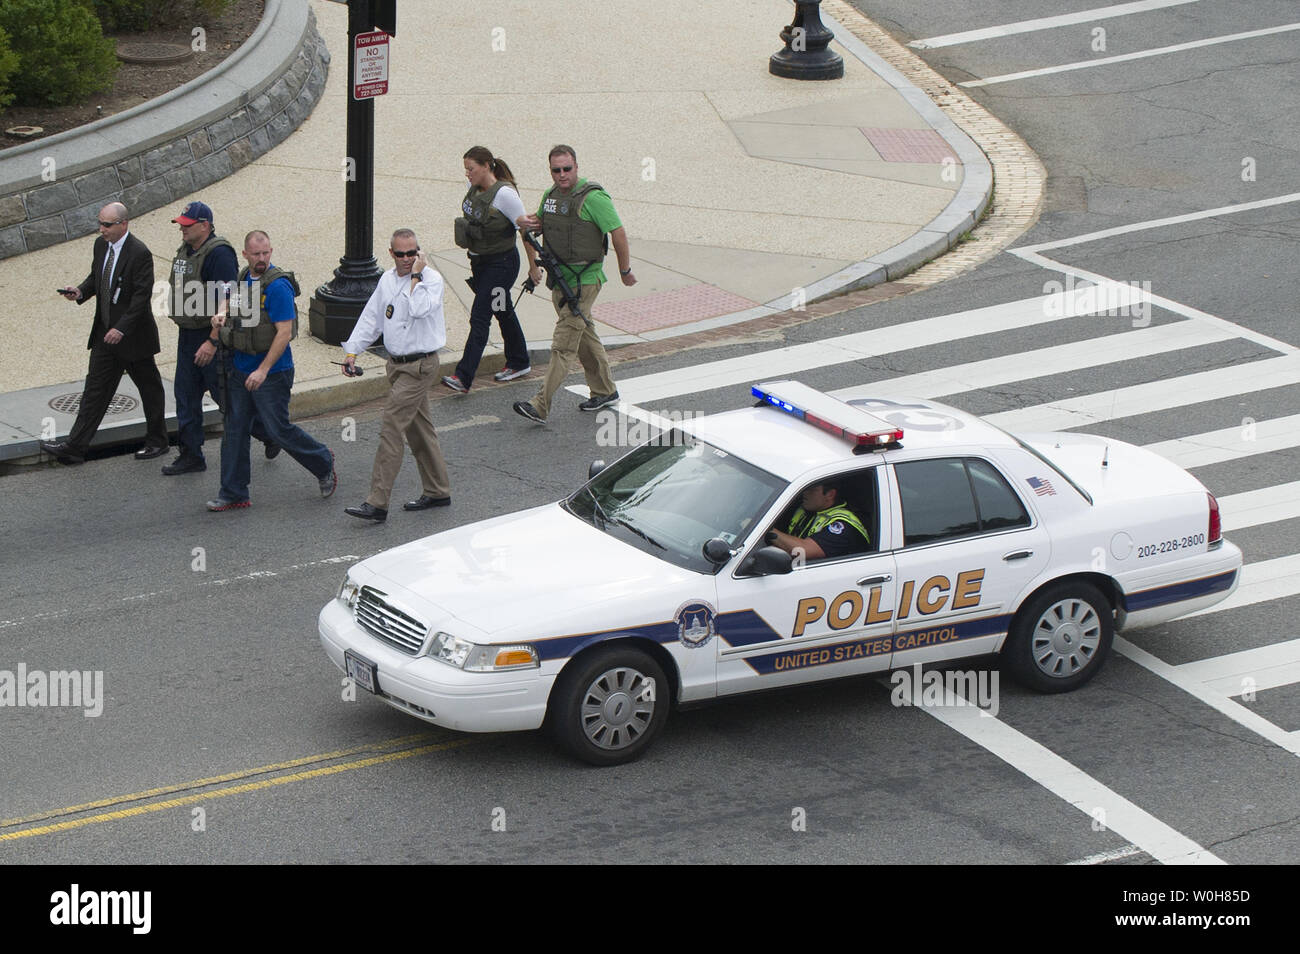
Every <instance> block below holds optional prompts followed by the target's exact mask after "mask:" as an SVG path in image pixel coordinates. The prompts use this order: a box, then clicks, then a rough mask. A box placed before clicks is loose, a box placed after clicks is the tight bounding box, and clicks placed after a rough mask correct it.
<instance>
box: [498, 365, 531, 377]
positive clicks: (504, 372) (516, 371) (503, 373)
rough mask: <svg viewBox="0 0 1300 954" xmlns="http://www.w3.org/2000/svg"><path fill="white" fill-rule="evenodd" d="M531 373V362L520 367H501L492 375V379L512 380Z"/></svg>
mask: <svg viewBox="0 0 1300 954" xmlns="http://www.w3.org/2000/svg"><path fill="white" fill-rule="evenodd" d="M532 373H533V366H532V365H531V364H527V365H524V366H523V367H522V368H502V369H501V370H500V371H498V372H497V373H496V374H494V375H492V380H493V381H513V380H515V378H522V377H525V376H527V375H529V374H532Z"/></svg>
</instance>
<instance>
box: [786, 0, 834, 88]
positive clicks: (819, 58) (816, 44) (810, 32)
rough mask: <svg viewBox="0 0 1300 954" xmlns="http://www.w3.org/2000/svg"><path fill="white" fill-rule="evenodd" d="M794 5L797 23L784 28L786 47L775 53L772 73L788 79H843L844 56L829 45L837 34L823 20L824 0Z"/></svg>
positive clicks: (800, 0)
mask: <svg viewBox="0 0 1300 954" xmlns="http://www.w3.org/2000/svg"><path fill="white" fill-rule="evenodd" d="M794 6H795V11H794V22H793V23H791V24H790V25H789V26H788V27H786V28H785V29H784V30H782V31H781V39H782V40H783V41H785V49H783V50H778V51H777V52H775V53H773V54H772V57H771V59H769V60H768V61H767V70H768V72H769V73H771V74H773V75H774V76H783V77H785V78H786V79H801V80H828V79H839V78H840V77H842V76H843V75H844V59H843V58H842V57H841V56H840V55H839V54H838V53H836V52H835V51H834V50H828V49H827V48H826V47H827V45H828V44H829V43H830V42H831V38H832V37H833V36H834V34H833V33H831V31H830V30H828V29H826V25H825V24H824V23H822V11H821V0H795V5H794Z"/></svg>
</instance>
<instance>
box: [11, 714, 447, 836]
mask: <svg viewBox="0 0 1300 954" xmlns="http://www.w3.org/2000/svg"><path fill="white" fill-rule="evenodd" d="M434 737H435V736H433V735H431V734H430V733H428V732H418V733H416V734H415V735H404V736H401V737H399V738H396V739H384V740H383V741H380V742H367V743H365V744H364V745H354V746H350V747H349V748H346V749H339V750H338V751H336V752H322V753H321V754H319V755H307V756H303V757H302V758H299V759H289V760H288V761H286V762H275V763H272V764H270V765H260V766H258V767H257V768H250V769H241V770H240V771H238V772H227V773H225V774H224V775H213V776H210V777H208V778H200V779H195V780H194V781H191V782H181V783H179V784H177V785H165V786H163V787H161V788H151V789H149V790H147V791H144V792H134V793H132V794H130V795H115V796H113V797H112V798H101V799H99V800H98V801H93V802H86V803H84V804H82V805H69V806H68V807H66V808H56V809H53V810H52V811H47V812H39V813H37V814H35V815H25V816H23V817H22V818H5V819H0V828H12V827H13V826H14V825H26V824H29V823H30V822H35V821H43V820H45V819H47V818H56V817H58V816H60V815H75V814H77V813H78V812H85V811H90V810H91V809H95V808H107V807H108V806H110V805H121V804H122V803H124V802H136V801H141V800H143V799H146V798H156V797H158V796H159V795H170V794H172V793H173V792H183V791H185V790H187V789H191V788H200V787H202V786H205V785H217V784H219V783H221V782H231V781H234V780H235V779H238V778H249V777H250V776H253V775H262V774H265V773H267V772H282V771H284V770H285V769H290V768H297V767H298V766H299V765H309V764H311V763H312V762H328V761H330V760H331V759H341V758H346V757H347V756H349V755H356V754H357V753H358V752H367V751H373V750H375V749H391V748H393V747H394V746H397V745H408V744H410V743H412V742H419V741H420V740H422V739H432V738H434ZM0 837H3V836H0Z"/></svg>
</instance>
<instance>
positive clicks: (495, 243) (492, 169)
mask: <svg viewBox="0 0 1300 954" xmlns="http://www.w3.org/2000/svg"><path fill="white" fill-rule="evenodd" d="M464 160H465V178H466V179H468V180H469V191H468V192H466V193H465V198H464V199H463V200H462V201H461V215H460V217H459V218H457V219H456V244H457V245H459V246H461V247H462V248H464V249H465V250H466V251H467V253H468V254H469V268H470V280H469V283H470V287H471V288H472V289H473V290H474V304H473V306H472V307H471V308H470V313H469V338H468V339H466V341H465V353H464V354H463V355H461V359H460V363H459V364H457V365H456V373H455V374H449V375H446V376H445V377H443V379H442V383H443V384H445V385H446V386H447V387H449V388H451V389H452V390H453V391H458V392H460V393H462V394H464V393H465V392H466V391H468V390H469V389H470V386H471V385H472V384H473V383H474V375H475V373H476V372H477V371H478V365H479V361H480V359H482V357H483V348H484V346H485V345H486V344H487V340H488V331H489V329H490V328H491V326H492V317H493V316H494V315H495V316H496V319H497V324H499V325H500V326H501V337H502V339H504V341H505V352H506V365H505V367H504V368H502V369H501V370H500V371H498V372H497V373H496V375H495V378H496V380H498V381H513V380H514V379H515V378H522V377H523V376H524V375H526V374H528V373H529V372H530V371H532V367H530V364H529V359H528V343H527V341H526V340H525V339H524V332H523V329H522V328H521V327H519V317H518V316H517V315H516V314H515V309H514V306H513V305H512V304H511V302H510V289H511V287H512V286H513V285H514V283H515V279H516V278H518V277H519V246H518V243H517V241H516V236H515V233H516V228H515V219H517V218H519V217H520V216H521V215H523V214H524V203H523V201H522V200H521V199H520V198H519V192H518V190H517V189H516V188H515V177H514V176H513V175H512V174H511V172H510V167H509V166H507V165H506V164H505V163H504V162H503V161H502V160H500V159H497V158H496V157H495V156H493V155H492V153H491V152H490V151H489V150H487V149H485V148H484V147H483V146H475V147H474V148H473V149H470V150H469V151H468V152H467V153H465V156H464Z"/></svg>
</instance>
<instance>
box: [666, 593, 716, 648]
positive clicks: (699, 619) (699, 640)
mask: <svg viewBox="0 0 1300 954" xmlns="http://www.w3.org/2000/svg"><path fill="white" fill-rule="evenodd" d="M717 615H718V614H717V611H716V610H714V608H713V607H712V606H710V605H709V604H708V603H705V602H704V601H703V600H693V601H691V602H690V603H683V604H682V605H681V606H679V607H678V608H677V614H676V615H675V616H674V617H673V619H674V620H675V621H676V623H677V638H678V639H680V640H681V641H682V645H683V646H685V647H686V648H687V649H699V648H700V647H701V646H704V645H707V644H708V642H709V640H711V639H712V638H713V637H714V636H716V635H717V633H718V627H717V624H716V622H715V619H716V617H717Z"/></svg>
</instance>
